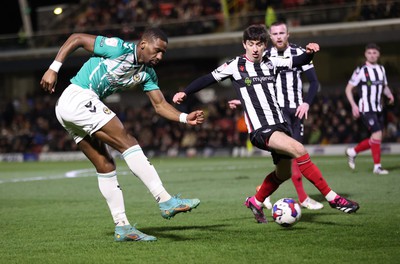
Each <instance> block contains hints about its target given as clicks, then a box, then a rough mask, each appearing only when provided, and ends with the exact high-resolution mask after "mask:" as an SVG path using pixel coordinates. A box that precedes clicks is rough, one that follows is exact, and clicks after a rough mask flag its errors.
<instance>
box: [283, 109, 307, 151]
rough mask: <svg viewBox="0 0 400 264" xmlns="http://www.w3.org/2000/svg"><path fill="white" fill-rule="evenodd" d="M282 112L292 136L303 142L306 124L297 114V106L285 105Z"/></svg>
mask: <svg viewBox="0 0 400 264" xmlns="http://www.w3.org/2000/svg"><path fill="white" fill-rule="evenodd" d="M282 112H283V116H284V117H285V119H286V122H287V124H288V126H289V129H290V132H291V133H292V138H294V139H296V140H297V141H299V142H300V143H303V137H304V125H303V120H302V119H300V118H298V117H297V116H296V108H288V107H285V108H282Z"/></svg>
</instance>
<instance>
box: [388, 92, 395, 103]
mask: <svg viewBox="0 0 400 264" xmlns="http://www.w3.org/2000/svg"><path fill="white" fill-rule="evenodd" d="M388 99H389V102H388V104H390V105H392V104H393V103H394V96H393V94H390V95H389V96H388Z"/></svg>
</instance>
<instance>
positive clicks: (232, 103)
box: [228, 99, 242, 109]
mask: <svg viewBox="0 0 400 264" xmlns="http://www.w3.org/2000/svg"><path fill="white" fill-rule="evenodd" d="M241 104H242V103H241V102H240V100H238V99H234V100H230V101H228V105H229V108H230V109H236V108H237V106H238V105H241Z"/></svg>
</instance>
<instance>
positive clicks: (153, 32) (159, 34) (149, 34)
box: [141, 27, 168, 43]
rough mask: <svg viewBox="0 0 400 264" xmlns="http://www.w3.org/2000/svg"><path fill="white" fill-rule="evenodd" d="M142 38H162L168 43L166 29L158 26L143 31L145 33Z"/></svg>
mask: <svg viewBox="0 0 400 264" xmlns="http://www.w3.org/2000/svg"><path fill="white" fill-rule="evenodd" d="M141 39H147V40H150V39H153V40H156V39H161V40H162V41H165V42H167V43H168V37H167V34H165V32H164V31H162V30H161V29H159V28H156V27H152V28H148V29H146V30H145V31H144V32H143V35H142V37H141Z"/></svg>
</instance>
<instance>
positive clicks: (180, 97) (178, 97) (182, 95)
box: [172, 92, 186, 104]
mask: <svg viewBox="0 0 400 264" xmlns="http://www.w3.org/2000/svg"><path fill="white" fill-rule="evenodd" d="M185 99H186V94H185V93H184V92H177V93H176V94H175V95H174V97H173V98H172V101H173V102H174V103H175V104H181V103H182V102H183V101H185Z"/></svg>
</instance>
